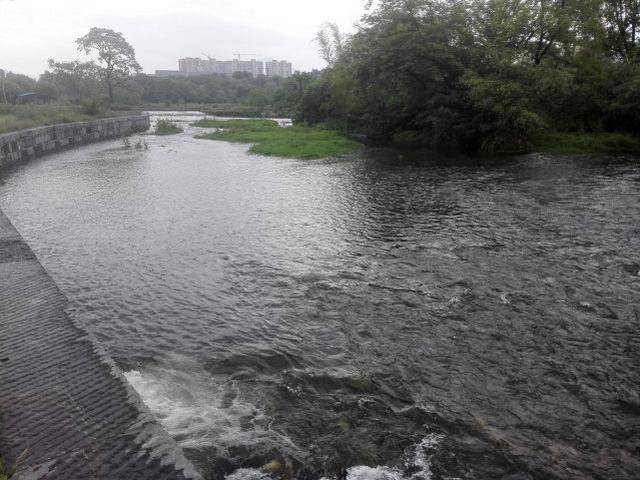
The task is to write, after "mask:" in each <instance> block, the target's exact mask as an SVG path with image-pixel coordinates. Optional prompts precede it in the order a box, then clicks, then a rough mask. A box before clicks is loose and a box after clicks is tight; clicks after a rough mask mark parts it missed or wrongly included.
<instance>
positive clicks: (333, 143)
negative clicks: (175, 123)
mask: <svg viewBox="0 0 640 480" xmlns="http://www.w3.org/2000/svg"><path fill="white" fill-rule="evenodd" d="M191 125H192V126H195V127H203V128H215V129H217V130H216V131H214V132H209V133H204V134H201V135H196V138H201V139H207V140H222V141H227V142H236V143H253V144H254V145H252V146H251V148H250V149H249V151H250V152H251V153H256V154H259V155H268V156H277V157H284V158H296V159H302V160H307V159H317V158H326V157H334V156H340V155H346V154H348V153H353V152H356V151H358V150H360V149H362V148H363V145H362V144H361V143H359V142H356V141H353V140H350V139H348V138H347V137H346V136H345V135H344V134H342V133H340V132H337V131H335V130H329V129H327V128H324V127H323V126H321V125H316V126H313V127H309V126H293V127H287V128H281V127H280V126H279V125H278V123H277V122H276V121H274V120H264V119H260V120H257V119H256V120H212V119H203V120H199V121H197V122H194V123H192V124H191Z"/></svg>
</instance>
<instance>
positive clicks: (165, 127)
mask: <svg viewBox="0 0 640 480" xmlns="http://www.w3.org/2000/svg"><path fill="white" fill-rule="evenodd" d="M183 131H184V130H183V129H182V127H179V126H178V125H177V124H176V123H175V122H170V121H169V120H158V123H157V124H156V132H155V134H156V135H176V134H178V133H182V132H183Z"/></svg>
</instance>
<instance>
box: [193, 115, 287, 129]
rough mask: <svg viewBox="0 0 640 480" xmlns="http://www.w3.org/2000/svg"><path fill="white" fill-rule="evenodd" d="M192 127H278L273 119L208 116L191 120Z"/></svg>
mask: <svg viewBox="0 0 640 480" xmlns="http://www.w3.org/2000/svg"><path fill="white" fill-rule="evenodd" d="M191 126H192V127H203V128H224V129H236V130H253V131H256V130H264V129H273V128H278V124H277V123H276V122H275V121H273V120H263V119H255V120H253V119H252V120H213V119H210V118H204V119H202V120H198V121H197V122H193V123H192V124H191Z"/></svg>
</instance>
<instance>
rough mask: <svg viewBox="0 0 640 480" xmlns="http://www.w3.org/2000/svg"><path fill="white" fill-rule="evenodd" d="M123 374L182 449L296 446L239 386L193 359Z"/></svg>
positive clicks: (172, 361) (176, 360)
mask: <svg viewBox="0 0 640 480" xmlns="http://www.w3.org/2000/svg"><path fill="white" fill-rule="evenodd" d="M124 375H125V377H126V378H127V380H128V381H129V383H130V384H131V385H132V386H133V388H134V389H135V390H136V391H137V392H138V394H139V395H140V397H141V398H142V400H143V402H144V403H145V404H146V405H147V407H148V408H149V410H151V412H152V413H153V414H154V415H155V416H156V418H157V419H158V420H159V421H160V423H161V424H162V425H163V426H164V428H165V429H166V430H167V431H168V432H169V434H170V435H171V436H172V437H173V438H175V439H176V440H177V442H178V444H179V445H180V446H181V447H183V448H202V447H216V448H218V449H221V448H222V449H224V447H227V446H235V445H244V446H251V445H257V444H260V443H263V442H268V443H271V444H274V443H275V444H279V445H292V442H291V440H289V439H288V438H286V437H284V436H282V435H280V434H278V433H277V432H273V431H271V430H270V429H269V423H270V418H269V417H267V416H266V415H264V413H262V412H261V411H260V410H259V409H258V408H257V407H256V406H255V405H252V404H251V403H249V402H247V401H246V400H244V399H243V398H242V394H241V392H240V390H239V388H238V384H237V382H235V381H231V380H228V378H226V377H224V376H213V375H211V374H209V373H208V372H207V371H205V370H204V369H203V368H202V367H201V366H200V365H198V364H197V362H195V361H193V360H189V359H186V358H182V357H172V358H171V361H170V362H162V364H161V365H155V364H154V365H149V366H146V367H145V368H144V369H140V370H131V371H129V372H125V374H124Z"/></svg>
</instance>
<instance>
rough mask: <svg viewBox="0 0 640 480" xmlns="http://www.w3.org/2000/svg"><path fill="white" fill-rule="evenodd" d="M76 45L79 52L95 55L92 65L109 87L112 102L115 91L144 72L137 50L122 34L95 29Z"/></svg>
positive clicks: (106, 29) (77, 41) (79, 39)
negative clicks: (137, 57)
mask: <svg viewBox="0 0 640 480" xmlns="http://www.w3.org/2000/svg"><path fill="white" fill-rule="evenodd" d="M76 43H77V45H78V50H80V51H83V52H84V53H85V54H87V55H95V60H93V61H92V63H93V65H94V68H95V69H96V71H97V73H98V75H99V76H100V78H101V79H102V80H103V81H104V83H105V85H106V87H107V92H108V95H109V101H111V102H113V91H114V89H115V88H116V87H118V86H120V85H123V84H124V83H125V82H128V81H129V80H130V79H131V77H132V76H133V75H134V74H138V73H140V72H141V71H142V68H141V67H140V64H139V63H138V61H137V60H136V54H135V50H134V49H133V47H132V46H131V45H130V44H129V42H127V40H126V39H125V38H124V36H123V35H122V33H120V32H114V31H113V30H110V29H108V28H98V27H93V28H92V29H91V30H89V33H87V34H86V35H84V36H83V37H80V38H78V40H76Z"/></svg>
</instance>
